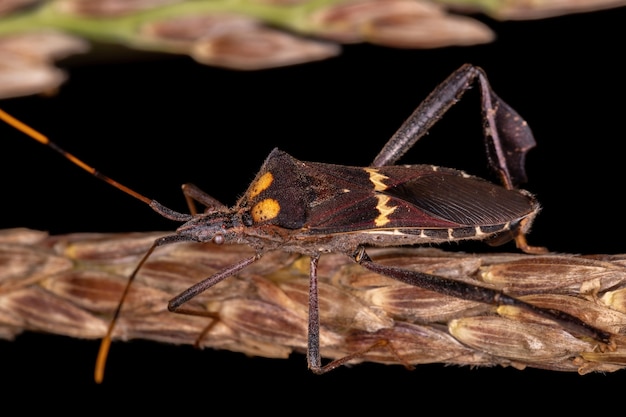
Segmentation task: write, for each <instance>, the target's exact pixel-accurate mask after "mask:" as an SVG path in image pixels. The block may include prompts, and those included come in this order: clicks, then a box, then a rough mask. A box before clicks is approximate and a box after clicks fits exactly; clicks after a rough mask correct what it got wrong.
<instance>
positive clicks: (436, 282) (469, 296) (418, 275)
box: [349, 246, 612, 345]
mask: <svg viewBox="0 0 626 417" xmlns="http://www.w3.org/2000/svg"><path fill="white" fill-rule="evenodd" d="M349 256H350V257H351V258H352V259H353V260H354V261H355V262H356V263H358V264H360V265H361V266H363V267H365V268H367V269H369V270H370V271H373V272H376V273H378V274H381V275H384V276H387V277H389V278H393V279H395V280H398V281H400V282H403V283H405V284H409V285H414V286H416V287H420V288H423V289H427V290H431V291H435V292H438V293H440V294H444V295H449V296H452V297H456V298H460V299H463V300H468V301H477V302H480V303H485V304H490V305H496V306H500V305H510V306H514V307H519V308H523V309H524V310H526V311H529V312H531V313H533V314H536V315H538V316H540V317H543V318H547V319H549V320H552V321H554V322H557V323H559V325H561V326H563V328H565V329H568V331H570V332H572V333H574V334H578V335H580V336H584V337H589V338H592V339H594V340H596V341H598V342H601V343H603V344H606V345H611V344H612V343H611V335H610V334H609V333H607V332H605V331H603V330H600V329H598V328H596V327H594V326H592V325H589V324H587V323H585V322H584V321H582V320H580V319H579V318H578V317H575V316H572V315H570V314H567V313H564V312H562V311H557V310H547V309H543V308H540V307H537V306H535V305H533V304H529V303H527V302H525V301H522V300H520V299H517V298H514V297H511V296H509V295H507V294H505V293H503V292H502V291H498V290H494V289H491V288H486V287H481V286H478V285H472V284H468V283H466V282H461V281H455V280H452V279H447V278H444V277H440V276H437V275H432V274H426V273H423V272H418V271H411V270H408V269H402V268H396V267H391V266H386V265H382V264H379V263H376V262H374V261H372V259H371V258H370V257H369V255H368V254H367V253H366V252H365V248H364V247H362V246H361V247H359V248H358V249H357V250H356V251H355V252H354V253H353V254H350V255H349Z"/></svg>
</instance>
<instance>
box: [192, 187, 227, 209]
mask: <svg viewBox="0 0 626 417" xmlns="http://www.w3.org/2000/svg"><path fill="white" fill-rule="evenodd" d="M183 194H184V195H185V200H186V201H187V206H188V207H189V212H190V213H191V214H192V215H194V216H195V215H196V214H198V210H197V209H196V203H195V202H196V201H197V202H198V203H200V204H202V205H203V206H205V207H206V208H208V209H209V210H211V211H215V210H226V209H227V207H226V206H225V205H224V204H222V203H221V202H219V201H218V200H216V199H215V198H213V197H211V196H210V195H208V194H207V193H205V192H204V191H202V190H201V189H200V188H198V187H197V186H195V185H194V184H183Z"/></svg>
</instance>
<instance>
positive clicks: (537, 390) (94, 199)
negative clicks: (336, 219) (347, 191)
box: [0, 8, 626, 414]
mask: <svg viewBox="0 0 626 417" xmlns="http://www.w3.org/2000/svg"><path fill="white" fill-rule="evenodd" d="M482 19H483V20H484V21H485V22H487V23H488V24H489V25H490V26H491V27H492V28H493V29H494V31H495V32H496V33H497V35H498V39H497V40H496V41H495V42H494V43H491V44H488V45H482V46H475V47H463V48H457V47H452V48H442V49H436V50H426V51H416V50H397V49H390V48H383V47H376V46H371V45H352V46H347V47H345V48H344V52H343V54H342V55H341V56H339V57H337V58H333V59H330V60H326V61H323V62H317V63H310V64H305V65H300V66H293V67H288V68H280V69H272V70H267V71H259V72H237V71H229V70H222V69H216V68H210V67H206V66H202V65H199V64H196V63H195V62H193V61H192V60H190V59H188V58H185V57H164V56H156V57H155V56H153V55H150V56H149V58H147V57H144V55H143V54H139V53H136V54H134V55H136V57H137V58H141V59H137V60H134V59H133V60H128V61H118V62H106V61H104V62H99V63H97V64H76V63H74V64H72V62H71V61H70V62H68V63H67V64H64V65H63V66H64V68H66V69H67V70H68V71H69V74H70V78H69V81H68V82H67V83H66V84H65V85H64V86H63V87H62V88H61V90H60V92H59V93H58V95H56V96H55V97H52V98H46V97H39V96H36V97H27V98H19V99H11V100H5V101H3V102H2V103H0V105H2V107H3V108H4V109H5V110H7V111H9V112H11V113H12V114H13V115H15V116H17V117H19V118H20V119H22V120H23V121H25V122H27V123H29V124H31V125H32V126H34V127H35V128H37V129H39V130H40V131H42V132H44V133H46V134H47V135H48V136H50V137H51V138H53V140H54V141H56V142H57V143H59V144H60V145H61V146H62V147H64V148H66V149H67V150H69V151H71V152H72V153H74V154H76V155H78V156H80V157H81V158H82V159H84V160H85V161H87V162H88V163H90V164H91V165H93V166H95V167H97V168H98V169H100V170H101V171H103V172H104V173H105V174H107V175H109V176H111V177H113V178H115V179H116V180H118V181H120V182H122V183H124V184H126V185H128V186H130V187H131V188H133V189H135V190H137V191H139V192H141V193H142V194H144V195H147V196H149V197H151V198H155V199H157V200H159V201H160V202H161V203H163V204H165V205H167V206H170V207H172V208H174V209H178V210H181V211H184V210H185V203H184V199H183V198H182V194H181V192H180V185H181V184H182V183H185V182H194V183H196V184H197V185H199V186H200V187H201V188H203V189H204V190H206V191H208V192H209V193H211V194H212V195H213V196H214V197H216V198H218V199H220V200H221V201H223V202H224V203H226V204H232V203H234V202H235V200H236V198H237V197H238V196H239V195H240V193H242V192H243V191H244V190H245V188H246V187H247V185H248V182H249V181H250V180H251V179H252V177H253V176H254V174H255V173H256V171H257V169H258V168H259V167H260V165H261V163H262V162H263V159H264V158H265V156H266V155H267V154H268V153H269V151H270V150H271V149H272V148H273V147H279V148H282V149H283V150H285V151H288V152H289V153H291V154H292V155H294V156H295V157H297V158H300V159H303V160H312V161H324V162H333V163H340V164H355V165H367V164H368V163H369V162H370V161H371V160H372V158H373V157H374V156H375V155H376V154H377V152H378V150H379V149H380V147H381V146H382V145H383V144H384V142H385V141H386V140H387V139H388V137H389V136H391V135H392V134H393V133H394V131H395V129H397V128H398V127H399V126H400V124H401V123H402V121H403V120H404V119H405V118H406V117H407V116H408V115H409V114H410V113H411V112H412V110H413V109H414V108H415V107H416V106H417V104H418V103H419V102H420V101H421V100H422V99H423V98H424V97H425V96H426V95H427V94H428V93H429V92H430V91H431V90H432V88H434V87H435V85H437V84H438V83H439V82H440V81H442V80H443V79H444V78H445V77H446V76H447V75H448V74H449V73H450V72H452V71H453V70H454V69H456V68H458V67H459V66H460V65H461V64H463V63H465V62H470V63H473V64H476V65H480V66H482V67H483V68H484V69H485V70H486V71H487V73H488V76H489V79H490V81H491V84H492V86H493V88H494V89H495V90H496V91H497V93H498V94H499V95H500V96H501V97H502V98H503V99H505V100H506V101H507V102H508V103H509V104H510V105H512V106H513V107H514V108H516V109H517V110H518V111H519V113H520V114H521V115H523V116H524V117H525V118H526V120H527V121H528V122H529V124H530V125H531V127H532V129H533V131H534V133H535V135H536V138H537V142H538V146H537V148H536V149H534V150H533V151H531V153H530V154H529V156H528V174H529V178H530V181H529V183H528V184H527V185H526V187H525V188H526V189H528V190H530V191H532V192H533V193H535V194H536V195H537V196H538V198H539V200H540V201H541V203H542V205H543V211H542V212H541V214H540V215H539V217H538V218H537V220H536V222H535V225H534V228H533V230H532V232H531V234H530V236H529V240H530V242H531V243H533V244H537V245H545V246H547V247H549V248H550V249H551V250H553V251H558V252H566V253H625V252H626V243H624V241H623V238H622V237H623V235H624V231H625V230H626V226H625V225H624V224H623V214H622V213H623V202H622V201H623V196H622V190H623V183H624V178H626V173H624V172H623V166H624V157H623V155H624V153H623V147H624V143H623V141H624V138H625V133H624V123H623V120H624V110H625V106H624V104H623V100H624V97H625V96H626V87H625V82H624V78H623V76H624V73H625V71H624V69H625V66H624V64H623V59H624V50H625V45H626V44H625V37H624V27H623V25H624V23H625V22H626V9H625V8H621V9H616V10H608V11H603V12H596V13H588V14H580V15H571V16H564V17H558V18H551V19H545V20H538V21H527V22H500V23H499V22H494V21H491V20H489V19H485V18H482ZM0 132H1V133H0V134H1V135H2V144H1V148H0V149H1V151H0V155H1V156H2V159H1V164H0V178H1V184H2V216H0V228H2V229H4V228H10V227H17V226H23V227H30V228H34V229H41V230H48V231H50V232H51V233H55V234H56V233H68V232H92V231H98V232H100V231H102V232H113V231H149V230H171V229H173V228H174V227H175V226H176V224H173V223H172V222H170V221H167V220H164V219H161V218H159V217H158V215H157V214H155V213H153V212H152V211H151V210H150V209H149V208H147V207H146V206H145V205H143V204H142V203H140V202H138V201H135V200H133V199H132V198H130V197H128V196H126V195H124V194H122V193H121V192H120V191H118V190H115V189H112V187H110V186H107V185H106V184H104V183H101V182H99V181H97V180H95V179H94V178H92V177H90V176H89V175H87V174H85V173H83V172H81V171H80V170H79V169H77V168H76V167H75V166H72V165H71V164H69V163H67V162H66V161H64V160H63V159H61V158H59V157H58V156H57V155H55V154H54V153H52V152H51V151H50V150H49V149H46V148H45V147H43V146H41V145H38V144H37V143H35V142H33V141H31V140H28V139H25V138H24V137H23V136H21V135H20V134H17V133H14V132H12V131H11V129H8V128H4V127H2V128H0ZM402 162H406V163H433V164H438V165H445V166H451V167H455V168H462V169H465V170H467V171H469V172H471V173H475V174H479V175H488V174H485V159H484V155H483V153H482V143H481V120H480V111H479V98H478V94H477V93H476V89H474V90H473V91H471V92H470V93H469V94H467V95H466V97H465V98H464V99H463V101H462V102H460V103H459V104H458V105H457V106H455V107H454V108H453V109H452V110H451V111H450V112H449V114H448V115H446V117H444V119H443V120H442V121H441V122H440V123H439V124H437V125H436V126H435V127H434V128H433V130H432V131H431V134H430V135H428V137H426V138H425V139H423V140H422V141H421V142H420V143H419V144H418V145H417V146H416V147H415V148H414V149H413V150H412V151H411V152H410V153H409V154H408V155H407V156H406V157H405V158H404V159H403V160H402ZM469 248H471V249H472V250H481V249H484V246H482V245H478V246H470V247H469ZM452 249H455V248H452ZM501 250H515V248H514V247H512V246H505V247H504V248H502V249H501ZM97 348H98V342H95V341H79V340H72V339H67V338H64V337H59V336H49V335H36V334H25V335H22V336H20V337H19V338H18V339H17V340H16V341H13V342H4V341H3V342H0V375H1V376H0V378H1V379H2V380H3V381H5V382H9V381H10V384H11V386H12V387H13V388H15V389H16V390H20V391H21V390H26V391H30V392H32V393H37V392H44V391H45V390H54V389H56V388H63V390H64V392H65V396H64V397H62V398H60V400H59V403H58V404H57V405H55V407H56V406H58V407H60V409H67V410H71V409H73V408H74V404H75V403H76V402H77V401H78V400H79V399H81V398H90V399H92V400H93V402H92V403H91V404H93V407H94V408H93V409H94V410H100V409H101V408H102V407H104V406H111V407H112V408H113V409H118V410H122V409H125V407H127V406H128V405H131V406H136V407H141V409H143V410H144V411H149V410H150V409H151V407H155V406H156V409H158V410H162V411H163V408H162V407H164V406H166V405H167V406H176V407H177V408H179V410H178V411H177V414H179V413H181V414H182V413H185V414H186V413H191V412H193V411H192V410H195V409H199V408H202V409H203V410H202V412H206V413H214V412H218V409H222V408H223V407H227V410H229V411H230V410H232V411H247V410H248V407H250V410H254V411H257V412H272V411H278V410H281V411H284V412H290V413H301V412H306V411H311V412H312V413H318V412H325V411H326V410H328V411H331V410H335V409H337V408H338V409H339V410H344V409H345V410H346V411H347V410H350V411H352V412H354V413H355V414H356V413H360V412H361V411H373V410H375V409H380V410H384V412H385V413H386V414H399V413H401V412H402V411H404V410H406V412H410V413H414V414H422V413H426V412H432V411H427V410H437V411H439V412H451V413H454V412H479V413H489V411H491V410H494V411H496V412H498V413H503V412H504V413H510V412H511V410H514V411H518V412H523V413H526V412H536V411H538V410H545V411H549V410H559V411H561V412H567V411H568V410H570V409H573V407H576V409H579V410H580V407H584V406H593V407H594V408H593V409H592V410H594V412H610V410H611V407H612V406H613V405H614V406H616V407H621V405H620V403H621V400H620V398H621V397H620V396H616V397H614V396H613V395H612V394H611V393H612V389H619V388H621V387H622V386H623V384H624V383H625V382H626V379H625V376H624V374H623V372H617V373H612V374H606V375H601V374H593V375H587V376H579V375H577V374H569V373H556V372H547V371H540V370H532V369H527V370H524V371H519V370H514V369H504V368H490V369H473V370H472V369H469V368H460V367H444V366H441V365H429V366H420V367H418V368H417V370H415V371H413V372H409V371H407V370H405V369H404V368H402V367H400V366H383V365H369V364H364V365H359V366H355V367H353V368H341V369H338V370H336V371H333V372H332V373H331V374H327V375H324V376H313V375H311V374H310V373H309V371H307V369H306V360H305V359H304V357H302V356H299V355H296V356H294V357H293V358H292V359H290V360H270V359H262V358H258V359H252V358H247V357H245V356H243V355H241V354H236V353H230V352H218V351H211V350H206V351H195V350H193V349H192V348H188V347H172V346H166V345H160V344H156V343H151V342H139V341H137V342H132V343H127V344H121V343H119V344H115V345H114V346H113V349H112V352H111V356H110V358H109V366H108V369H107V376H106V380H105V384H104V385H102V386H96V385H95V384H94V383H93V382H92V372H93V363H94V359H95V355H96V351H97ZM181 392H183V393H185V395H179V393H181ZM618 392H619V391H616V393H618ZM78 393H89V395H90V397H79V396H78ZM155 394H158V395H155ZM122 399H123V400H124V401H126V402H127V404H126V405H122V401H121V400H122ZM613 401H615V403H614V402H613ZM495 402H497V403H498V405H497V406H496V404H495ZM34 404H35V403H33V404H28V403H26V404H23V406H24V407H26V408H25V409H28V408H29V407H32V406H34ZM487 410H489V411H487Z"/></svg>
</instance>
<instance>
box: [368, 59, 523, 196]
mask: <svg viewBox="0 0 626 417" xmlns="http://www.w3.org/2000/svg"><path fill="white" fill-rule="evenodd" d="M476 78H478V80H479V82H480V91H481V96H482V110H483V118H484V119H485V122H486V123H485V143H486V147H487V156H488V159H489V163H490V165H491V167H492V169H493V170H495V171H496V173H497V174H498V176H499V177H500V179H501V181H502V182H503V184H504V185H505V186H506V187H507V188H513V187H514V186H516V185H518V184H519V183H522V182H524V181H526V173H525V170H524V160H525V156H526V153H527V152H528V151H529V150H530V149H531V148H533V147H534V146H535V139H534V136H533V134H532V131H531V130H530V128H529V127H528V124H527V123H526V121H525V120H524V119H522V117H521V116H520V115H519V114H518V113H517V112H516V111H515V110H513V109H512V108H511V107H510V106H509V105H508V104H506V103H505V102H504V101H503V100H502V99H500V98H499V97H498V96H497V95H496V94H495V93H494V92H493V90H492V89H491V86H490V85H489V82H488V81H487V76H486V74H485V72H484V71H483V70H482V69H480V68H478V67H475V66H473V65H470V64H465V65H463V66H461V67H460V68H459V69H457V70H456V71H455V72H453V73H452V74H451V75H450V76H449V77H448V78H446V79H445V80H444V81H443V82H442V83H441V84H439V85H438V86H437V87H436V88H435V89H434V90H433V91H432V92H431V93H430V94H429V95H428V97H426V99H425V100H424V101H423V102H422V103H421V104H420V105H419V106H418V107H417V108H416V109H415V111H414V112H413V113H412V114H411V116H409V118H408V119H407V120H406V121H405V122H404V123H403V124H402V126H400V128H399V129H398V131H397V132H396V133H395V134H394V135H393V136H392V137H391V139H389V141H388V142H387V143H386V144H385V146H384V147H383V149H382V150H381V151H380V153H379V154H378V155H377V156H376V158H375V159H374V161H373V162H372V166H374V167H380V166H384V165H393V164H394V163H395V162H396V161H398V159H400V158H401V157H402V156H403V155H404V154H405V153H406V152H407V151H408V150H409V149H410V148H411V147H412V146H413V145H414V144H415V143H416V142H417V141H418V140H419V139H420V138H421V137H422V136H424V135H425V134H426V133H427V132H428V131H429V130H430V128H431V127H432V126H433V125H434V124H435V123H436V122H437V121H438V120H439V119H440V118H441V117H442V116H443V115H444V113H445V112H446V111H448V109H450V107H452V105H453V104H455V103H456V102H457V101H459V100H460V99H461V97H462V96H463V94H464V93H465V92H466V91H467V90H469V89H470V87H471V85H472V83H473V82H474V81H475V80H476Z"/></svg>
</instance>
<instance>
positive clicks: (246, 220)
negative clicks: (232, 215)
mask: <svg viewBox="0 0 626 417" xmlns="http://www.w3.org/2000/svg"><path fill="white" fill-rule="evenodd" d="M241 220H242V221H243V224H244V225H246V226H248V227H250V226H252V225H253V224H254V221H253V220H252V215H251V214H250V212H249V211H246V212H244V213H242V215H241Z"/></svg>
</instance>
